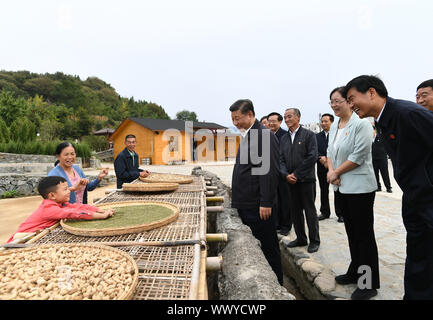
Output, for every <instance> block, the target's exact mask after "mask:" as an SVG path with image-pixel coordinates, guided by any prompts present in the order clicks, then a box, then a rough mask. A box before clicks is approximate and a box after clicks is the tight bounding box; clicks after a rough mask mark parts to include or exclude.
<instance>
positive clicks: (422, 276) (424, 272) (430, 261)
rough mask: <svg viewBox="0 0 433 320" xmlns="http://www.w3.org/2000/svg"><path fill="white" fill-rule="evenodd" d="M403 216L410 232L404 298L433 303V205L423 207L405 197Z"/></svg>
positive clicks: (407, 241)
mask: <svg viewBox="0 0 433 320" xmlns="http://www.w3.org/2000/svg"><path fill="white" fill-rule="evenodd" d="M402 214H403V223H404V226H405V228H406V231H407V236H406V265H405V270H404V297H403V299H404V300H433V229H432V222H431V219H432V218H431V217H432V216H433V203H431V204H428V205H423V206H420V205H418V204H414V203H410V202H409V201H408V200H407V199H405V196H404V195H403V206H402ZM426 221H429V225H428V224H427V223H426Z"/></svg>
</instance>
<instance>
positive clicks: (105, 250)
mask: <svg viewBox="0 0 433 320" xmlns="http://www.w3.org/2000/svg"><path fill="white" fill-rule="evenodd" d="M53 247H66V248H80V249H82V250H83V251H85V250H86V249H89V248H92V249H99V250H100V254H101V255H103V256H113V255H115V256H121V257H123V258H125V259H126V261H127V263H128V264H129V265H130V266H131V267H132V268H133V269H134V274H133V280H132V284H131V286H130V287H129V288H128V290H126V291H125V292H123V293H122V294H121V295H120V296H119V297H117V298H116V299H115V300H130V299H131V298H132V297H133V296H134V293H135V289H136V287H137V285H138V279H139V273H138V265H137V263H136V262H135V260H134V259H133V258H132V257H131V255H130V254H127V253H125V252H124V251H122V250H119V249H117V248H113V247H109V246H104V245H99V244H90V243H89V244H87V243H56V244H43V245H38V246H36V247H30V248H25V249H10V250H6V251H3V252H0V264H1V260H2V259H1V257H4V256H6V255H9V254H13V253H16V252H19V253H23V252H24V253H29V257H30V253H32V252H33V251H36V252H37V251H38V250H41V249H51V248H53ZM0 300H1V298H0Z"/></svg>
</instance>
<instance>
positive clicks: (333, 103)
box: [329, 100, 346, 106]
mask: <svg viewBox="0 0 433 320" xmlns="http://www.w3.org/2000/svg"><path fill="white" fill-rule="evenodd" d="M345 101H346V100H331V101H330V102H329V105H330V106H332V105H336V104H342V103H343V102H345Z"/></svg>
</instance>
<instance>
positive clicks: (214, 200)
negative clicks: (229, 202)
mask: <svg viewBox="0 0 433 320" xmlns="http://www.w3.org/2000/svg"><path fill="white" fill-rule="evenodd" d="M206 202H210V203H213V202H224V197H207V198H206Z"/></svg>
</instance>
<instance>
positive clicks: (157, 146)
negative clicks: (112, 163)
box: [112, 118, 240, 165]
mask: <svg viewBox="0 0 433 320" xmlns="http://www.w3.org/2000/svg"><path fill="white" fill-rule="evenodd" d="M128 134H133V135H135V136H136V137H137V146H136V148H135V151H136V152H137V153H138V155H139V156H140V164H149V163H151V164H156V165H161V164H174V163H183V162H193V161H200V162H203V161H225V160H228V159H232V158H235V157H236V152H237V148H238V146H239V143H240V135H239V134H235V133H231V132H228V131H227V128H226V127H223V126H221V125H219V124H216V123H212V122H185V121H183V120H163V119H140V118H127V119H125V120H124V121H123V122H122V123H121V124H120V126H119V127H118V128H117V129H116V130H115V131H114V133H113V135H112V140H113V143H114V157H117V154H119V152H121V151H122V150H123V149H124V148H125V144H124V141H125V137H126V136H127V135H128Z"/></svg>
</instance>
